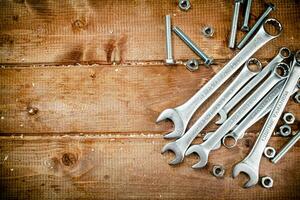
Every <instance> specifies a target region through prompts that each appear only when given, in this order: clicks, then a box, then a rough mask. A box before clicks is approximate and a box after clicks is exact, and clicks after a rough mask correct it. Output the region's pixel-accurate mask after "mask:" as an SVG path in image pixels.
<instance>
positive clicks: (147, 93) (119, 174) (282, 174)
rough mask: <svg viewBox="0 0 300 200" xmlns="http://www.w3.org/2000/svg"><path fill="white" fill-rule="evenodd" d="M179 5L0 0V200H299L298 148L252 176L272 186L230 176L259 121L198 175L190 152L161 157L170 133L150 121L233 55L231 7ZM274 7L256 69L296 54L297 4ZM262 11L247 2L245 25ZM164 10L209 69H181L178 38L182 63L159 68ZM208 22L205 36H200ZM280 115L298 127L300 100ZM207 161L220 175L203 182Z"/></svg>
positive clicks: (185, 53)
mask: <svg viewBox="0 0 300 200" xmlns="http://www.w3.org/2000/svg"><path fill="white" fill-rule="evenodd" d="M176 2H177V0H173V1H172V0H166V1H154V0H149V1H129V0H128V1H126V0H123V1H121V0H118V1H87V0H78V1H54V0H52V1H50V0H49V1H47V0H46V1H39V0H11V1H1V0H0V64H1V66H2V67H1V68H0V117H1V118H0V188H1V190H0V198H1V199H51V198H53V199H91V198H98V199H150V198H153V199H162V198H168V199H200V198H201V199H259V198H262V199H299V198H300V192H299V185H300V171H299V170H298V166H299V164H300V160H299V152H300V148H299V144H297V145H296V147H295V148H293V149H292V151H291V152H289V153H288V154H287V155H286V157H284V159H283V160H281V161H280V162H279V163H278V164H277V165H273V164H271V163H270V162H268V161H267V160H266V159H265V158H263V160H262V163H261V169H260V175H270V176H272V178H273V179H274V187H273V188H272V189H270V190H266V189H263V188H262V187H261V186H259V185H257V186H256V187H254V188H252V189H248V190H246V189H243V188H242V185H243V183H244V182H245V181H246V180H247V179H246V176H240V177H239V178H237V179H235V180H234V179H232V178H231V170H232V166H233V165H234V164H235V163H237V162H238V161H240V160H241V159H243V158H244V156H246V155H247V153H248V152H249V150H250V149H251V147H252V145H253V143H254V141H255V135H256V134H257V133H258V132H259V130H260V128H261V127H262V125H263V120H261V121H260V122H259V123H257V124H256V125H254V126H253V127H251V128H250V129H249V130H248V131H247V132H249V134H247V137H246V138H245V139H243V140H242V141H241V142H239V145H238V146H237V147H236V148H234V149H231V150H227V149H225V148H222V149H221V150H218V151H215V152H213V153H212V154H211V156H210V159H209V163H208V166H207V167H205V168H204V169H202V170H193V169H191V168H190V166H191V165H192V164H193V163H194V162H195V161H196V157H194V156H191V157H188V158H187V159H186V160H185V162H184V163H183V164H181V165H178V166H176V167H172V166H169V165H168V164H167V163H168V161H169V160H170V159H171V158H172V156H173V155H172V154H171V153H170V154H165V155H161V154H160V150H161V148H162V147H163V145H164V144H166V143H167V142H168V141H167V140H164V139H163V138H162V135H163V134H165V133H167V132H169V131H171V130H172V129H173V126H172V123H170V122H162V123H160V124H155V120H156V118H157V116H158V115H159V113H160V112H161V111H162V110H164V109H166V108H169V107H176V106H177V105H180V104H181V103H183V102H185V101H186V100H187V99H189V98H190V97H191V96H192V95H193V94H194V93H195V92H196V91H197V90H198V89H199V88H201V87H202V86H203V85H204V84H205V83H206V82H207V81H208V80H209V79H210V78H211V77H212V76H213V75H214V74H215V73H217V72H218V71H219V70H220V69H221V68H222V66H224V64H225V63H226V62H228V60H229V59H230V58H232V56H233V54H234V53H235V52H232V51H231V50H230V49H229V48H228V47H227V42H228V39H227V37H228V34H229V28H230V23H231V15H232V2H231V1H217V0H213V1H201V3H200V1H199V2H196V1H192V9H191V10H190V11H188V12H182V11H180V10H179V9H178V7H177V5H176ZM273 3H274V4H275V5H276V7H277V10H276V11H274V12H272V13H271V16H272V17H275V18H277V19H278V20H279V21H280V22H281V23H282V25H283V28H284V31H283V34H282V35H281V36H280V37H279V38H277V39H276V40H273V41H271V42H270V43H268V44H267V45H266V46H265V47H263V48H262V49H261V50H259V51H258V52H257V53H256V54H255V56H256V57H259V58H260V59H261V60H262V62H263V63H264V64H266V63H267V61H269V60H270V58H272V57H273V56H274V55H275V54H277V52H278V49H279V48H280V47H282V46H287V47H289V48H290V49H291V50H293V51H294V50H297V49H300V33H299V31H298V30H299V28H300V27H299V19H300V11H299V2H298V1H291V0H290V1H287V0H286V1H280V0H277V1H273ZM212 5H213V6H212ZM263 10H264V4H263V1H254V3H253V9H252V12H251V24H253V23H254V22H255V20H256V19H257V17H258V16H259V15H260V13H262V11H263ZM168 13H170V14H172V20H173V24H176V25H178V26H180V27H181V28H182V29H183V30H184V31H185V32H186V33H187V34H188V35H189V36H190V37H191V38H192V39H194V40H195V41H196V43H197V44H199V46H200V47H201V48H202V49H203V50H204V51H205V52H207V54H208V55H210V56H213V57H214V58H215V59H216V64H214V65H213V66H212V67H210V68H206V67H204V66H201V68H200V70H198V71H197V72H193V73H191V72H189V71H188V70H186V69H185V67H184V66H183V65H182V64H180V63H181V61H182V60H186V59H189V58H192V57H196V56H195V55H194V54H193V53H192V52H191V51H190V50H189V49H188V48H187V47H186V46H185V45H184V44H183V43H182V42H181V41H180V40H179V39H178V38H177V37H176V36H175V35H174V37H173V44H174V53H175V58H176V59H177V60H178V62H179V65H177V66H172V67H166V66H164V65H163V60H164V59H165V48H164V46H165V37H164V15H165V14H168ZM206 24H209V25H211V26H212V27H213V28H215V31H216V32H215V36H214V38H212V39H207V38H204V37H203V36H202V35H201V34H200V33H199V32H200V29H201V27H202V26H204V25H206ZM242 35H243V34H242V32H239V33H238V38H241V36H242ZM79 63H80V64H79ZM230 81H231V80H229V81H228V82H230ZM225 87H226V84H225V85H224V86H223V87H222V89H221V90H219V91H218V92H216V94H215V95H214V96H213V97H211V98H210V99H209V100H208V101H207V102H206V103H205V104H204V105H203V106H202V107H201V108H200V109H199V111H198V112H197V113H196V115H195V116H194V118H193V120H192V122H194V121H195V120H196V119H197V117H198V116H199V115H201V113H203V111H204V110H205V109H206V108H207V107H208V106H209V105H210V103H211V102H212V101H213V100H214V99H215V97H216V96H217V95H218V94H220V93H221V92H222V90H223V89H224V88H225ZM32 109H33V111H32ZM286 110H288V111H291V112H293V113H294V114H295V116H296V122H295V124H294V125H293V130H294V131H295V130H297V129H299V121H300V109H299V104H296V103H294V102H293V101H289V103H288V106H287V108H286ZM30 112H31V114H30ZM215 128H216V126H215V125H214V124H213V123H210V124H209V125H208V126H207V127H206V128H205V130H204V131H203V133H205V132H207V131H211V130H214V129H215ZM198 140H199V141H200V138H199V139H198ZM199 141H197V142H199ZM286 141H288V138H281V137H272V139H271V142H270V145H272V146H274V147H275V148H276V149H277V150H279V149H280V148H281V147H282V145H283V144H284V143H285V142H286ZM214 164H221V165H224V166H225V167H226V175H225V177H224V178H222V179H217V178H215V177H214V176H212V175H211V168H212V166H213V165H214Z"/></svg>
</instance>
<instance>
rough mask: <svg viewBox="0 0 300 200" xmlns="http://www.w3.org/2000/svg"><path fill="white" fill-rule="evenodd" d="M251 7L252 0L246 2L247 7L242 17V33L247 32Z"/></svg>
mask: <svg viewBox="0 0 300 200" xmlns="http://www.w3.org/2000/svg"><path fill="white" fill-rule="evenodd" d="M251 5H252V0H248V1H247V6H246V11H245V16H244V22H243V25H242V28H241V30H242V31H249V25H248V23H249V18H250V11H251Z"/></svg>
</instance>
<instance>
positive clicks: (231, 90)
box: [162, 58, 262, 164]
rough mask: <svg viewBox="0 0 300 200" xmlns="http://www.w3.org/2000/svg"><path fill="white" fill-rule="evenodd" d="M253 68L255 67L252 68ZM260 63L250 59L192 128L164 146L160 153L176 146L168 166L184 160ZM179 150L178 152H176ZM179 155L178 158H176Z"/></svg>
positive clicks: (258, 68) (258, 67)
mask: <svg viewBox="0 0 300 200" xmlns="http://www.w3.org/2000/svg"><path fill="white" fill-rule="evenodd" d="M254 66H255V67H254ZM261 67H262V66H261V63H260V62H259V60H257V59H256V58H250V59H249V60H248V61H247V62H246V64H245V65H244V67H243V69H242V71H241V72H240V73H239V74H238V76H237V77H236V78H235V79H234V80H233V81H232V82H231V84H230V85H229V86H228V87H227V88H226V89H225V91H224V92H223V93H222V94H221V95H220V96H219V97H218V98H217V99H216V101H215V102H213V104H212V105H211V106H210V107H209V108H208V109H207V110H206V111H205V112H204V114H203V115H202V116H201V117H200V118H199V119H198V120H197V121H196V122H195V124H194V125H193V126H192V128H191V129H190V130H189V131H188V132H187V133H186V134H185V135H183V136H182V137H181V138H179V139H178V140H176V141H175V142H171V143H169V144H166V145H165V146H164V147H163V149H162V153H164V152H165V151H167V150H172V147H173V146H174V145H175V146H177V145H178V148H177V149H176V148H175V150H176V151H177V152H176V151H175V152H176V153H175V154H176V158H175V160H173V161H172V162H171V163H170V164H177V163H179V162H181V161H182V160H183V158H184V152H185V151H186V149H187V148H188V147H189V145H190V144H191V143H192V141H193V140H194V138H195V137H196V136H197V135H198V133H200V131H201V130H202V129H203V128H204V127H205V126H206V125H207V124H208V123H209V121H210V120H212V119H213V118H214V116H215V115H216V114H217V113H218V111H219V110H220V109H221V108H222V107H223V106H224V105H225V103H226V102H227V101H228V100H229V99H230V98H231V97H232V96H233V95H234V94H235V93H236V92H237V91H238V90H239V89H240V88H241V87H243V85H245V84H246V83H247V82H248V80H249V79H250V78H252V77H253V76H255V75H256V74H257V73H258V72H260V71H261ZM178 150H179V152H178ZM178 153H179V154H178ZM178 155H180V156H178Z"/></svg>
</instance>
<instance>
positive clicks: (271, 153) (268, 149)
mask: <svg viewBox="0 0 300 200" xmlns="http://www.w3.org/2000/svg"><path fill="white" fill-rule="evenodd" d="M275 154H276V150H275V149H274V147H266V148H265V150H264V155H265V156H266V157H267V158H274V156H275Z"/></svg>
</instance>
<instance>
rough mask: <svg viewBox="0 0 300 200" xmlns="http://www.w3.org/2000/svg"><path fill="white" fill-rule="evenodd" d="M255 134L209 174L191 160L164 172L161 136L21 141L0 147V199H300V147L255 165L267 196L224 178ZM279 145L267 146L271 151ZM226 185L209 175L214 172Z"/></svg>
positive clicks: (222, 154)
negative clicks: (269, 184) (268, 182)
mask: <svg viewBox="0 0 300 200" xmlns="http://www.w3.org/2000/svg"><path fill="white" fill-rule="evenodd" d="M254 139H255V134H249V135H248V136H247V137H246V138H244V139H243V140H242V141H241V143H240V144H239V145H238V146H237V147H235V148H234V149H231V150H227V149H225V148H222V149H220V150H218V151H215V152H213V153H212V155H211V157H210V160H209V163H208V166H207V167H205V168H204V169H202V170H193V169H192V168H191V167H190V166H191V165H192V164H193V163H195V162H196V157H195V156H191V157H188V158H187V159H186V160H185V162H184V163H183V164H181V165H178V166H176V167H171V166H169V165H168V164H167V162H168V161H169V160H170V159H171V158H172V156H173V155H171V154H166V155H161V154H160V153H159V151H160V149H161V148H162V146H163V145H164V144H165V143H166V142H167V141H166V140H163V139H162V138H161V137H160V136H159V137H155V136H152V135H150V136H147V135H145V136H141V135H140V136H138V135H137V136H133V137H131V138H123V137H117V136H116V137H114V136H113V137H106V138H105V137H104V138H97V137H96V138H94V137H85V136H80V137H70V136H65V137H59V138H58V137H31V136H28V137H24V138H19V137H15V138H8V137H5V138H1V139H0V141H1V142H0V149H1V152H0V157H1V164H0V175H1V176H0V183H1V186H2V189H3V191H4V192H1V194H0V196H1V199H6V198H9V199H73V198H76V199H93V198H97V199H143V198H145V199H150V198H151V199H199V198H201V199H241V197H245V196H247V199H299V198H300V193H299V186H300V185H299V184H300V172H299V170H297V169H298V166H299V164H300V159H299V156H297V155H298V153H299V151H300V146H299V145H296V147H294V149H292V151H291V152H289V153H288V154H287V155H286V157H284V158H283V159H282V160H280V162H279V163H278V164H277V165H274V164H272V163H270V162H269V161H267V159H266V158H263V159H262V163H261V169H260V174H261V175H269V176H271V177H272V178H273V180H274V187H273V188H272V189H269V190H268V189H264V188H262V187H259V186H257V187H255V188H251V189H243V188H242V185H243V183H244V182H246V180H247V178H246V176H244V175H240V176H239V177H238V178H236V179H232V178H231V172H232V167H233V166H234V164H235V163H237V162H238V161H240V160H241V159H242V158H243V157H244V156H245V155H246V154H247V152H248V151H249V150H250V147H251V146H252V144H253V142H254ZM285 141H286V139H283V138H272V140H271V143H270V144H271V145H273V146H274V147H275V148H277V149H280V147H281V146H282V145H283V144H284V143H285ZM216 164H219V165H223V166H224V167H225V168H226V173H225V177H224V178H221V179H218V178H215V177H214V176H212V175H211V169H212V166H213V165H216Z"/></svg>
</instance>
